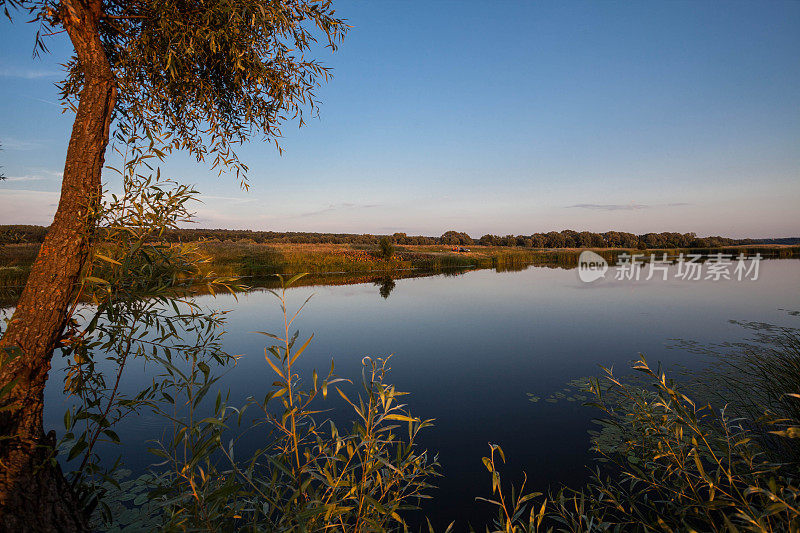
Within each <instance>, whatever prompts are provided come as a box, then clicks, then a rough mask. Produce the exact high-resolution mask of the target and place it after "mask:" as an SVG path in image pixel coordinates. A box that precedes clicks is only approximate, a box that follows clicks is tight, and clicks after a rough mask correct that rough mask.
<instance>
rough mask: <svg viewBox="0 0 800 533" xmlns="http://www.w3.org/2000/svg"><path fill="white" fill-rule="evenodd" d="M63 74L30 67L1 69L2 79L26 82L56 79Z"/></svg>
mask: <svg viewBox="0 0 800 533" xmlns="http://www.w3.org/2000/svg"><path fill="white" fill-rule="evenodd" d="M62 74H63V73H62V72H61V71H58V70H54V69H39V68H30V67H3V68H0V77H2V78H20V79H24V80H36V79H39V78H54V77H56V76H61V75H62Z"/></svg>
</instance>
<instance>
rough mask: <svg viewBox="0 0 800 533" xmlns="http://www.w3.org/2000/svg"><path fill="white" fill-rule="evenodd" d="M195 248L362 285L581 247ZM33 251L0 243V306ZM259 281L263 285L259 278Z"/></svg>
mask: <svg viewBox="0 0 800 533" xmlns="http://www.w3.org/2000/svg"><path fill="white" fill-rule="evenodd" d="M197 246H198V247H199V250H200V252H201V253H202V254H203V255H205V256H207V257H208V259H209V261H208V263H207V264H206V267H205V272H204V273H206V274H211V273H213V274H215V275H218V276H239V277H243V278H245V281H246V280H248V279H264V278H268V277H270V276H272V275H274V274H295V273H298V272H308V273H311V274H313V275H312V276H310V277H308V278H307V279H306V280H305V281H304V283H306V284H309V283H311V284H338V283H363V282H370V281H374V280H379V279H381V278H382V277H385V276H386V275H391V276H392V277H394V278H398V277H408V276H409V275H411V274H410V272H412V271H417V272H418V273H417V274H415V275H420V274H419V272H424V273H425V275H428V274H430V273H436V272H441V271H447V270H463V269H471V268H493V269H495V270H497V271H514V270H521V269H524V268H527V267H528V266H530V265H532V264H533V265H541V266H550V267H554V268H574V267H575V266H577V261H578V255H579V254H580V252H581V251H582V249H580V248H558V249H541V248H524V247H516V248H515V247H507V246H481V245H475V246H470V247H468V248H461V249H462V250H468V251H454V249H453V247H452V246H445V245H405V246H395V253H394V254H393V255H392V257H391V258H389V259H384V258H383V257H381V253H380V249H379V248H378V247H377V246H372V245H358V244H284V243H280V244H257V243H252V242H242V241H239V242H232V241H229V242H206V243H198V244H197ZM593 250H594V251H596V252H598V253H599V254H600V255H602V256H603V257H605V258H606V259H607V260H608V261H610V262H615V261H616V260H617V257H618V256H619V254H621V253H626V252H627V253H642V254H646V255H647V254H650V253H656V254H658V255H660V254H662V253H667V254H668V255H670V256H676V255H678V254H680V253H701V254H704V255H706V254H711V253H717V252H722V253H726V254H732V255H734V256H735V255H737V254H739V253H744V254H746V255H748V256H751V255H754V254H756V253H760V254H761V255H762V256H763V257H765V258H798V257H800V246H796V245H794V246H786V245H740V246H727V247H721V248H704V249H677V248H672V249H657V250H634V249H623V248H594V249H593ZM38 251H39V245H38V244H7V245H2V246H0V303H3V304H6V305H8V304H9V302H11V303H13V301H14V300H15V299H16V297H17V296H18V292H19V290H21V288H22V286H24V284H25V281H26V280H27V277H28V274H29V272H30V267H31V265H32V264H33V261H34V259H35V258H36V254H37V253H38ZM259 285H264V283H259Z"/></svg>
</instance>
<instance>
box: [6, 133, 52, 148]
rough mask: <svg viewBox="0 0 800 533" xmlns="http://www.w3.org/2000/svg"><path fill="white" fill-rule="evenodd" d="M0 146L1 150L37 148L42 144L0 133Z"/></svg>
mask: <svg viewBox="0 0 800 533" xmlns="http://www.w3.org/2000/svg"><path fill="white" fill-rule="evenodd" d="M0 146H2V148H3V150H38V149H39V148H41V147H42V145H41V144H40V143H38V142H35V141H25V140H22V139H17V138H15V137H7V136H5V135H0Z"/></svg>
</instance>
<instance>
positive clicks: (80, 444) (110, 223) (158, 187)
mask: <svg viewBox="0 0 800 533" xmlns="http://www.w3.org/2000/svg"><path fill="white" fill-rule="evenodd" d="M138 155H140V154H134V157H133V158H131V159H130V160H129V161H128V162H126V164H125V166H124V167H123V170H121V171H119V173H120V174H121V175H122V178H123V181H124V188H123V192H122V194H120V195H111V196H110V198H109V200H108V201H107V202H106V203H105V204H104V205H103V207H102V210H101V212H100V213H98V214H97V218H98V219H99V221H100V227H101V228H102V230H101V231H102V239H99V240H98V241H97V244H96V247H95V249H94V250H93V253H92V258H93V259H92V263H91V264H90V266H89V267H88V268H87V270H86V272H85V273H84V275H83V277H82V282H81V286H80V288H79V291H78V295H77V296H76V297H75V301H74V304H73V306H72V307H71V309H70V312H69V321H68V328H67V330H66V331H65V334H64V338H63V339H62V342H61V345H62V351H63V353H64V356H65V357H66V358H67V369H66V374H65V384H64V387H65V391H66V392H67V393H68V394H69V395H70V397H71V398H72V399H73V401H74V405H73V406H72V407H71V408H70V409H69V410H68V411H67V412H66V413H65V415H64V428H65V433H64V435H63V436H62V438H61V442H60V447H61V448H62V449H64V450H65V455H66V461H67V462H68V463H69V462H72V461H74V463H72V464H73V465H74V466H73V468H74V471H73V474H72V476H73V482H74V483H75V484H76V486H80V487H82V492H83V493H85V494H87V495H88V496H87V501H86V505H87V507H89V508H90V509H91V508H92V507H94V505H96V504H97V503H98V501H99V502H100V504H101V506H100V510H101V511H102V512H103V513H104V515H105V516H106V518H110V516H111V515H112V511H111V509H110V508H109V507H108V506H107V505H106V504H105V503H104V502H103V501H102V496H103V493H104V491H105V489H104V484H107V483H110V482H111V483H113V482H114V479H115V478H114V470H115V469H116V467H117V466H118V463H111V462H110V461H108V460H107V458H106V460H105V461H104V460H103V458H102V457H100V455H99V454H98V453H97V448H98V444H100V443H103V442H107V443H112V444H120V439H119V437H118V435H117V433H116V431H115V430H114V427H115V426H116V425H117V424H119V423H120V422H121V421H122V420H123V419H125V418H126V417H129V416H131V415H136V414H139V413H141V412H142V410H143V409H152V408H154V406H155V405H157V403H158V402H159V401H160V399H161V398H162V397H163V396H164V394H166V392H165V390H166V389H168V388H169V383H167V382H165V381H157V380H153V382H152V384H151V385H150V386H149V387H146V388H145V389H143V390H141V391H138V392H137V393H136V394H133V395H126V394H125V393H124V392H123V391H124V390H125V387H124V386H123V385H124V378H125V368H126V367H128V366H129V365H130V364H131V363H132V362H133V361H134V360H135V361H137V362H138V363H139V364H142V363H145V362H147V363H155V364H162V363H164V362H167V363H168V362H169V361H171V360H172V357H173V355H175V354H180V355H181V356H182V357H188V356H189V355H191V357H193V358H195V359H198V360H207V361H208V362H211V361H213V362H216V363H218V364H222V365H224V364H226V363H227V362H228V361H229V357H228V356H227V355H226V354H224V352H223V351H222V349H221V346H220V343H219V336H220V335H219V328H220V326H221V324H222V318H223V317H222V314H220V313H215V312H206V311H203V310H202V309H200V308H198V307H197V306H196V305H195V304H194V303H193V302H192V299H191V297H190V286H189V283H188V282H187V281H186V280H193V282H195V283H196V278H197V273H198V271H199V268H200V266H201V265H202V264H203V263H204V262H205V260H206V259H205V258H204V257H203V256H201V255H200V254H198V253H197V252H196V251H195V250H194V249H192V248H191V247H186V246H170V245H161V244H158V243H157V242H155V241H154V240H153V236H155V235H158V233H159V232H161V231H163V230H164V229H166V228H170V227H175V226H176V225H177V224H178V223H179V222H181V221H184V220H186V219H187V218H188V216H189V214H188V211H187V208H186V205H187V203H188V202H190V201H191V200H192V199H193V198H194V196H195V194H196V193H195V191H193V190H191V189H190V188H188V187H185V186H181V185H178V184H176V183H174V182H170V181H167V180H163V179H161V178H160V175H158V174H157V175H156V176H155V177H154V176H152V175H150V176H144V175H141V174H139V173H137V168H139V166H140V164H141V163H142V159H141V158H140V157H138ZM205 281H206V284H207V286H208V287H209V290H211V291H214V290H219V289H224V290H233V289H234V288H235V287H234V285H232V282H233V280H230V279H224V278H213V277H207V278H205ZM85 300H88V301H90V302H91V303H92V305H89V306H87V305H83V304H82V303H80V302H82V301H85ZM203 364H207V363H205V362H204V363H203ZM109 465H111V466H109Z"/></svg>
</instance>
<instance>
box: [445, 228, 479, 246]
mask: <svg viewBox="0 0 800 533" xmlns="http://www.w3.org/2000/svg"><path fill="white" fill-rule="evenodd" d="M439 241H440V242H441V243H442V244H452V245H471V244H475V243H474V241H473V240H472V237H470V236H469V235H467V234H466V233H459V232H457V231H452V230H451V231H446V232H444V233H443V234H442V236H441V237H439Z"/></svg>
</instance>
